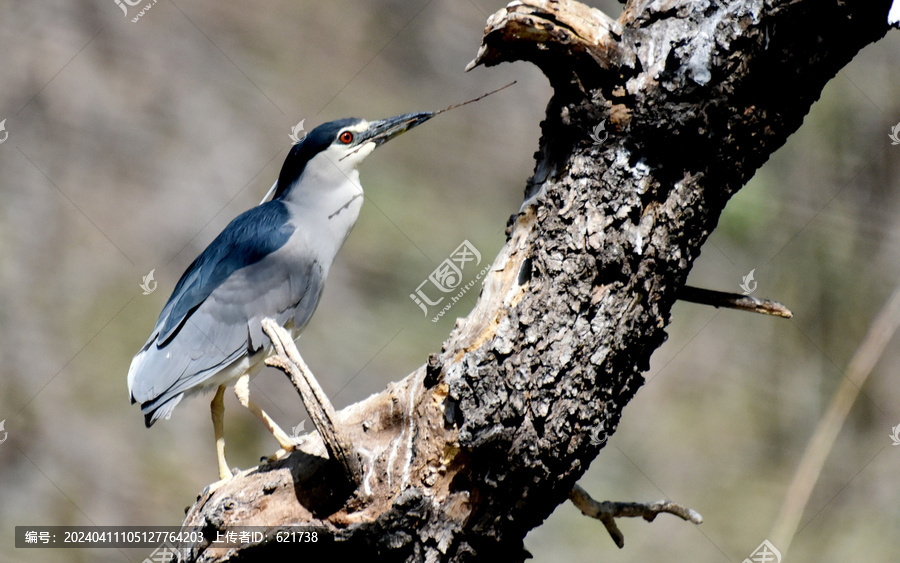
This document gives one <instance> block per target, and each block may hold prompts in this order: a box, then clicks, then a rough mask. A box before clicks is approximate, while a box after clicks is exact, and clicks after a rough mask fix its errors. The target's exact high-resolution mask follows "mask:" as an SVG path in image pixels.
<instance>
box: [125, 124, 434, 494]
mask: <svg viewBox="0 0 900 563" xmlns="http://www.w3.org/2000/svg"><path fill="white" fill-rule="evenodd" d="M436 113H438V112H435V113H430V112H429V113H411V114H407V115H401V116H398V117H393V118H390V119H384V120H381V121H373V122H369V121H366V120H363V119H355V118H350V119H341V120H338V121H332V122H329V123H325V124H322V125H320V126H318V127H316V128H315V129H313V130H312V131H310V133H309V135H307V137H306V138H305V139H303V140H302V141H301V142H300V143H298V144H296V145H295V146H294V147H293V148H292V149H291V151H290V153H288V156H287V158H286V159H285V161H284V165H283V166H282V168H281V174H280V175H279V176H278V180H277V181H276V182H275V184H274V185H273V186H272V189H271V190H269V193H268V194H266V197H265V198H264V199H263V202H262V203H261V204H260V205H259V206H257V207H254V208H253V209H250V210H248V211H246V212H244V213H242V214H241V215H239V216H238V217H237V218H235V219H234V220H233V221H232V222H231V223H229V225H228V226H227V227H225V230H223V231H222V232H221V233H220V234H219V236H217V237H216V238H215V240H213V241H212V243H211V244H210V245H209V246H208V247H206V250H204V251H203V252H202V253H201V254H200V256H198V257H197V259H196V260H194V262H193V263H191V265H190V266H188V269H187V271H186V272H185V273H184V274H183V275H182V276H181V279H180V280H178V284H177V285H176V286H175V290H174V291H173V292H172V296H171V297H169V300H168V302H166V305H165V307H163V310H162V313H160V315H159V320H157V321H156V326H155V327H154V328H153V333H152V334H151V335H150V338H149V339H148V340H147V343H146V344H144V346H143V348H141V350H140V352H138V353H137V355H135V357H134V359H133V360H132V361H131V368H130V369H129V370H128V390H129V392H130V393H131V402H132V403H135V402H138V403H140V404H141V411H142V412H143V413H144V422H145V424H146V425H147V427H148V428H149V427H150V426H152V425H153V423H154V422H155V421H156V420H158V419H159V418H163V417H165V418H169V416H171V414H172V409H174V408H175V406H176V405H178V403H179V402H180V401H181V399H183V398H184V397H185V396H191V395H194V394H196V393H200V392H204V391H212V390H215V391H216V394H215V397H214V398H213V400H212V404H211V409H212V418H213V427H214V430H215V437H216V455H217V458H218V463H219V477H220V478H221V479H226V478H228V477H230V476H231V470H230V469H229V467H228V464H227V462H226V461H225V438H224V432H223V414H224V403H223V398H224V393H225V388H226V386H227V385H228V384H229V383H231V382H236V383H235V388H234V391H235V394H236V395H237V397H238V400H239V401H240V403H241V404H242V405H243V406H245V407H247V408H248V409H250V411H252V412H253V413H254V414H255V415H256V416H257V417H258V418H259V419H260V420H261V421H262V423H263V424H264V425H265V426H266V428H268V430H269V431H270V432H271V433H272V434H273V435H274V436H275V439H276V440H278V443H279V444H280V445H281V447H282V448H283V449H284V450H286V451H290V450H291V449H292V448H293V442H292V440H291V438H290V437H289V436H288V435H287V434H286V433H285V432H284V431H283V430H282V429H281V428H279V427H278V425H277V424H275V422H274V421H273V420H272V419H271V418H270V417H269V416H268V415H267V414H266V413H265V412H264V411H263V410H262V409H260V408H259V407H258V406H257V405H256V404H254V403H253V402H252V401H251V400H250V394H249V393H250V388H249V382H250V376H251V375H253V374H255V372H257V371H259V369H261V368H262V366H263V365H264V364H263V360H264V359H265V358H266V357H267V356H268V355H269V354H270V353H271V350H272V345H271V343H270V342H269V340H268V338H267V337H266V336H265V334H264V333H263V331H262V326H261V324H260V322H261V321H262V319H264V318H266V317H270V318H272V319H275V320H276V321H277V322H278V323H279V324H280V325H282V326H284V327H285V328H288V329H289V330H290V331H291V332H292V336H293V337H294V339H297V338H298V337H299V336H300V332H301V331H302V330H303V328H304V327H305V326H306V324H307V323H308V322H309V319H310V317H311V316H312V314H313V311H315V309H316V305H317V304H318V302H319V297H320V296H321V295H322V288H323V286H324V284H325V278H326V277H327V275H328V270H329V268H330V267H331V263H332V261H333V260H334V257H335V255H336V254H337V252H338V250H340V248H341V246H343V244H344V241H345V240H346V239H347V235H349V234H350V230H351V229H352V228H353V225H354V224H355V223H356V219H357V217H358V216H359V210H360V207H362V202H363V190H362V187H361V186H360V184H359V172H357V170H356V167H357V166H358V165H359V163H360V162H362V161H363V159H365V158H366V157H367V156H369V154H371V153H372V151H373V150H375V148H376V147H377V146H379V145H381V144H382V143H385V142H387V141H388V140H390V139H392V138H394V137H396V136H397V135H399V134H401V133H403V132H404V131H408V130H409V129H412V128H413V127H415V126H417V125H419V124H421V123H423V122H425V121H427V120H428V119H430V118H431V117H432V116H434V115H436ZM270 196H271V198H272V199H271V200H269V197H270ZM267 200H269V201H267Z"/></svg>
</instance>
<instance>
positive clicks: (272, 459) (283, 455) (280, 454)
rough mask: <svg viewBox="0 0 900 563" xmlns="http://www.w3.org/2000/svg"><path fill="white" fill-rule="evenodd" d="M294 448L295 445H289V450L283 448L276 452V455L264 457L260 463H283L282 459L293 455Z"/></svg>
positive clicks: (260, 459)
mask: <svg viewBox="0 0 900 563" xmlns="http://www.w3.org/2000/svg"><path fill="white" fill-rule="evenodd" d="M294 448H295V446H294V445H289V447H287V448H285V447H282V448H280V449H279V450H278V451H277V452H275V453H274V454H272V455H270V456H263V457H261V458H259V461H260V463H274V462H276V461H281V460H282V459H284V458H286V457H287V456H289V455H290V454H291V452H293V451H294Z"/></svg>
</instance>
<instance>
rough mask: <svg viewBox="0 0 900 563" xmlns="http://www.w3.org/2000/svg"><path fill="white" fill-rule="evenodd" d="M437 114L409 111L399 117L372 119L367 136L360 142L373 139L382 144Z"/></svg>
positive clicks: (379, 144) (372, 140)
mask: <svg viewBox="0 0 900 563" xmlns="http://www.w3.org/2000/svg"><path fill="white" fill-rule="evenodd" d="M435 115H437V113H436V112H432V111H426V112H422V113H407V114H405V115H398V116H397V117H389V118H387V119H381V120H379V121H372V122H370V123H369V130H368V131H367V135H366V137H364V138H363V139H360V144H363V143H365V142H368V141H371V142H373V143H375V146H381V145H383V144H384V143H386V142H388V141H390V140H391V139H393V138H394V137H396V136H397V135H400V134H401V133H405V132H407V131H409V130H410V129H412V128H413V127H416V126H417V125H421V124H422V123H425V122H426V121H428V120H429V119H431V118H432V117H434V116H435Z"/></svg>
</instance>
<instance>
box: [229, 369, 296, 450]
mask: <svg viewBox="0 0 900 563" xmlns="http://www.w3.org/2000/svg"><path fill="white" fill-rule="evenodd" d="M234 394H235V395H237V399H238V401H239V402H240V403H241V404H242V405H244V406H245V407H247V408H248V409H250V412H252V413H253V414H255V415H256V418H258V419H259V420H260V422H262V423H263V426H265V427H266V429H267V430H268V431H269V432H271V433H272V436H274V437H275V439H276V440H277V441H278V445H279V446H281V449H283V450H284V452H278V453H277V454H276V456H275V457H276V458H280V457H281V456H283V455H284V453H287V452H290V451H293V450H294V440H293V439H291V437H290V436H288V435H287V433H285V431H284V430H282V429H281V427H280V426H278V424H277V423H276V422H275V421H274V420H272V418H271V417H270V416H269V415H268V414H266V411H264V410H262V409H261V408H259V405H257V404H256V403H254V402H253V401H251V400H250V376H249V375H247V374H244V375H242V376H241V377H240V379H238V380H237V383H235V385H234Z"/></svg>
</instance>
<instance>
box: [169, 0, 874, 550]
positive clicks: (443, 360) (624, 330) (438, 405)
mask: <svg viewBox="0 0 900 563" xmlns="http://www.w3.org/2000/svg"><path fill="white" fill-rule="evenodd" d="M889 4H890V1H889V0H767V1H762V0H731V1H728V0H720V1H716V0H708V1H707V0H656V1H654V2H646V1H631V2H629V3H628V4H627V6H626V7H625V9H624V12H623V13H622V15H621V16H620V17H619V19H618V20H616V21H613V20H611V19H609V18H608V17H607V16H605V15H604V14H602V13H601V12H599V11H598V10H595V9H591V8H588V7H586V6H584V5H582V4H579V3H577V2H574V1H571V0H528V1H527V2H525V3H521V2H514V3H513V4H510V5H509V6H508V7H506V8H504V9H502V10H500V11H499V12H497V13H496V14H494V15H493V16H491V18H490V19H489V20H488V26H487V28H486V30H485V37H484V42H483V45H482V47H481V49H480V50H479V52H478V56H477V58H476V60H475V61H473V64H474V65H477V64H484V65H488V66H491V65H495V64H499V63H501V62H508V61H514V60H526V61H530V62H532V63H534V64H536V65H537V66H539V67H540V68H541V69H542V71H543V72H544V73H545V74H546V75H547V77H548V78H549V80H550V82H551V84H552V86H553V89H554V95H553V97H552V99H551V100H550V102H549V104H548V107H547V116H546V120H545V121H544V122H543V123H542V133H543V134H542V137H541V141H540V149H539V151H538V153H536V165H535V172H534V176H533V177H532V178H531V179H530V180H529V182H528V185H527V188H526V202H525V204H524V205H523V208H522V210H521V212H520V213H519V214H518V215H517V216H515V217H514V218H513V219H512V220H511V222H510V226H509V229H508V235H509V238H508V241H507V244H506V245H505V247H504V248H503V249H502V250H501V252H500V254H499V255H498V256H497V258H496V259H495V261H494V263H493V266H492V268H491V270H490V272H489V274H488V275H487V276H486V277H485V281H484V286H483V289H482V292H481V295H480V297H479V300H478V303H477V305H476V306H475V308H474V309H473V311H472V312H471V313H470V314H469V315H468V316H467V317H466V318H465V319H463V320H461V321H460V322H458V323H457V326H456V328H455V329H454V330H453V332H452V333H451V334H450V336H449V338H448V339H447V341H446V342H445V343H444V346H443V349H442V351H441V353H440V354H434V355H432V356H431V357H430V358H429V360H428V363H427V365H424V366H422V367H421V368H419V369H418V370H417V371H416V372H414V373H412V374H411V375H409V376H408V377H406V378H405V379H404V380H402V381H401V382H399V383H397V384H394V385H391V386H390V387H389V388H388V389H387V390H386V391H384V392H382V393H380V394H378V395H374V396H372V397H370V398H369V399H367V400H365V401H363V402H360V403H357V404H355V405H352V406H350V407H347V408H346V409H344V410H343V411H340V412H338V413H337V420H338V422H339V424H340V425H341V426H342V428H343V429H344V432H345V435H346V438H347V439H349V440H350V442H351V443H352V446H353V448H354V449H355V451H356V452H357V453H358V454H359V456H360V458H359V459H360V462H361V467H362V475H360V476H359V477H360V478H359V482H360V485H359V486H352V485H349V484H348V480H347V479H346V478H345V477H344V476H343V473H342V471H341V470H340V469H339V468H338V469H335V464H334V462H331V461H326V460H325V459H324V458H323V457H321V456H322V455H324V454H323V453H322V452H323V451H324V450H322V448H321V443H322V442H321V440H320V439H319V438H318V437H317V436H312V437H311V438H310V439H309V440H307V443H306V445H305V446H304V447H303V448H302V450H303V451H298V452H295V453H294V454H292V455H290V456H289V457H287V458H286V459H284V460H282V461H279V462H276V463H273V464H268V465H263V466H260V467H259V468H254V469H253V470H250V471H246V472H243V473H242V474H240V475H238V476H237V477H236V478H234V479H232V480H231V481H230V482H228V483H226V484H225V485H223V486H222V487H220V488H218V489H217V490H215V491H214V492H212V493H210V492H204V494H202V495H201V496H200V498H199V499H198V501H197V503H196V504H195V505H194V506H193V507H192V508H191V509H190V510H189V512H188V514H187V517H186V519H185V525H186V526H189V527H198V526H199V527H205V528H206V529H207V530H215V529H223V528H225V527H231V526H245V525H263V524H265V525H267V526H281V525H284V526H287V525H291V524H294V525H314V526H318V527H319V529H320V532H319V533H320V537H324V536H327V537H333V538H335V540H337V541H335V542H334V543H330V542H328V543H321V544H320V545H318V546H316V547H317V548H318V551H317V552H318V553H319V554H321V553H323V552H324V553H327V554H334V555H337V554H341V555H348V554H353V553H360V554H365V555H366V556H368V557H369V558H373V557H374V558H375V559H376V560H400V561H402V560H408V561H469V560H485V561H492V560H502V561H516V560H521V559H524V558H525V557H526V556H527V552H526V551H525V550H524V546H523V538H524V537H525V534H526V533H527V532H528V531H529V530H531V529H532V528H534V527H535V526H537V525H539V524H540V523H541V522H542V521H543V520H544V519H545V518H546V517H547V516H548V515H549V514H550V513H551V512H552V511H553V509H554V508H555V507H556V506H557V505H559V504H560V503H562V502H564V501H565V500H566V499H567V497H568V495H569V492H570V491H571V490H572V488H573V486H574V485H575V483H576V481H577V480H578V479H579V477H581V475H582V474H583V473H584V472H585V470H586V469H587V468H588V466H589V464H590V462H591V461H592V460H593V459H594V458H595V457H596V455H597V453H598V452H599V450H600V448H601V447H602V444H603V443H605V439H606V437H607V436H609V435H611V434H612V433H613V432H614V431H615V429H616V427H617V425H618V423H619V419H620V416H621V413H622V409H623V407H624V406H625V405H626V404H627V403H628V401H629V400H630V399H631V398H632V397H633V396H634V394H635V393H636V392H637V390H638V388H639V387H640V386H641V385H642V383H643V381H644V380H643V377H642V375H641V374H642V372H643V371H645V370H646V369H647V368H648V365H649V360H650V356H651V354H652V353H653V351H654V350H656V349H657V348H658V347H659V346H660V345H661V344H662V343H663V341H664V340H665V339H666V334H665V331H664V329H665V327H666V325H667V324H668V322H669V317H670V312H671V309H672V305H673V303H674V302H675V300H676V296H677V294H678V292H679V290H680V289H681V288H682V286H683V285H684V282H685V280H686V278H687V276H688V273H689V271H690V269H691V266H692V265H693V262H694V260H695V259H696V258H697V256H698V255H699V252H700V248H701V246H702V244H703V243H704V241H705V240H706V239H707V237H708V236H709V234H710V232H711V231H712V230H713V228H715V226H716V223H717V221H718V219H719V216H720V214H721V212H722V209H723V207H724V206H725V204H726V202H727V201H728V199H729V198H730V197H731V195H732V194H734V193H735V192H736V191H737V190H738V189H740V188H741V186H743V185H744V183H745V182H746V181H747V180H748V179H749V178H750V177H751V176H752V175H753V174H754V172H755V171H756V170H757V169H758V168H759V167H760V166H761V165H762V164H763V163H764V162H765V161H766V159H767V158H768V157H769V155H770V154H772V152H773V151H775V150H776V149H777V148H778V147H780V146H781V145H782V144H783V143H784V142H785V140H786V139H787V137H788V136H789V135H790V134H791V133H793V132H794V131H795V130H796V129H797V128H798V127H799V126H800V124H801V122H802V121H803V117H804V116H805V115H806V113H807V112H808V110H809V108H810V105H811V104H812V103H813V102H814V101H815V100H816V99H817V98H818V96H819V94H820V92H821V91H822V88H823V87H824V85H825V84H826V82H828V80H829V79H831V78H832V77H833V76H834V75H835V74H836V73H837V72H838V70H840V68H841V67H843V66H844V65H845V64H846V63H847V62H849V61H850V59H852V58H853V56H854V55H855V54H856V53H857V51H859V49H861V48H862V47H863V46H865V45H867V44H869V43H871V42H873V41H875V40H877V39H879V38H880V37H882V36H883V35H884V34H885V32H886V31H887V29H888V27H887V24H886V15H887V12H888V8H889ZM598 141H600V142H598ZM317 448H318V452H319V455H310V452H311V453H312V454H315V453H316V451H317ZM304 452H307V453H304ZM310 549H311V547H310V546H309V545H308V544H293V545H285V544H279V543H277V542H272V541H267V542H264V543H262V544H257V545H247V546H244V547H242V548H240V549H238V550H232V551H231V552H230V555H229V554H228V553H226V551H225V550H222V549H212V548H208V549H202V548H199V547H194V548H192V549H191V550H190V553H189V558H190V559H191V560H197V561H225V560H242V561H250V560H255V559H256V558H259V559H260V560H267V559H268V558H269V557H271V556H273V555H275V554H276V553H294V554H296V555H297V556H301V555H304V554H306V555H308V554H310V553H311V551H310Z"/></svg>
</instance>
